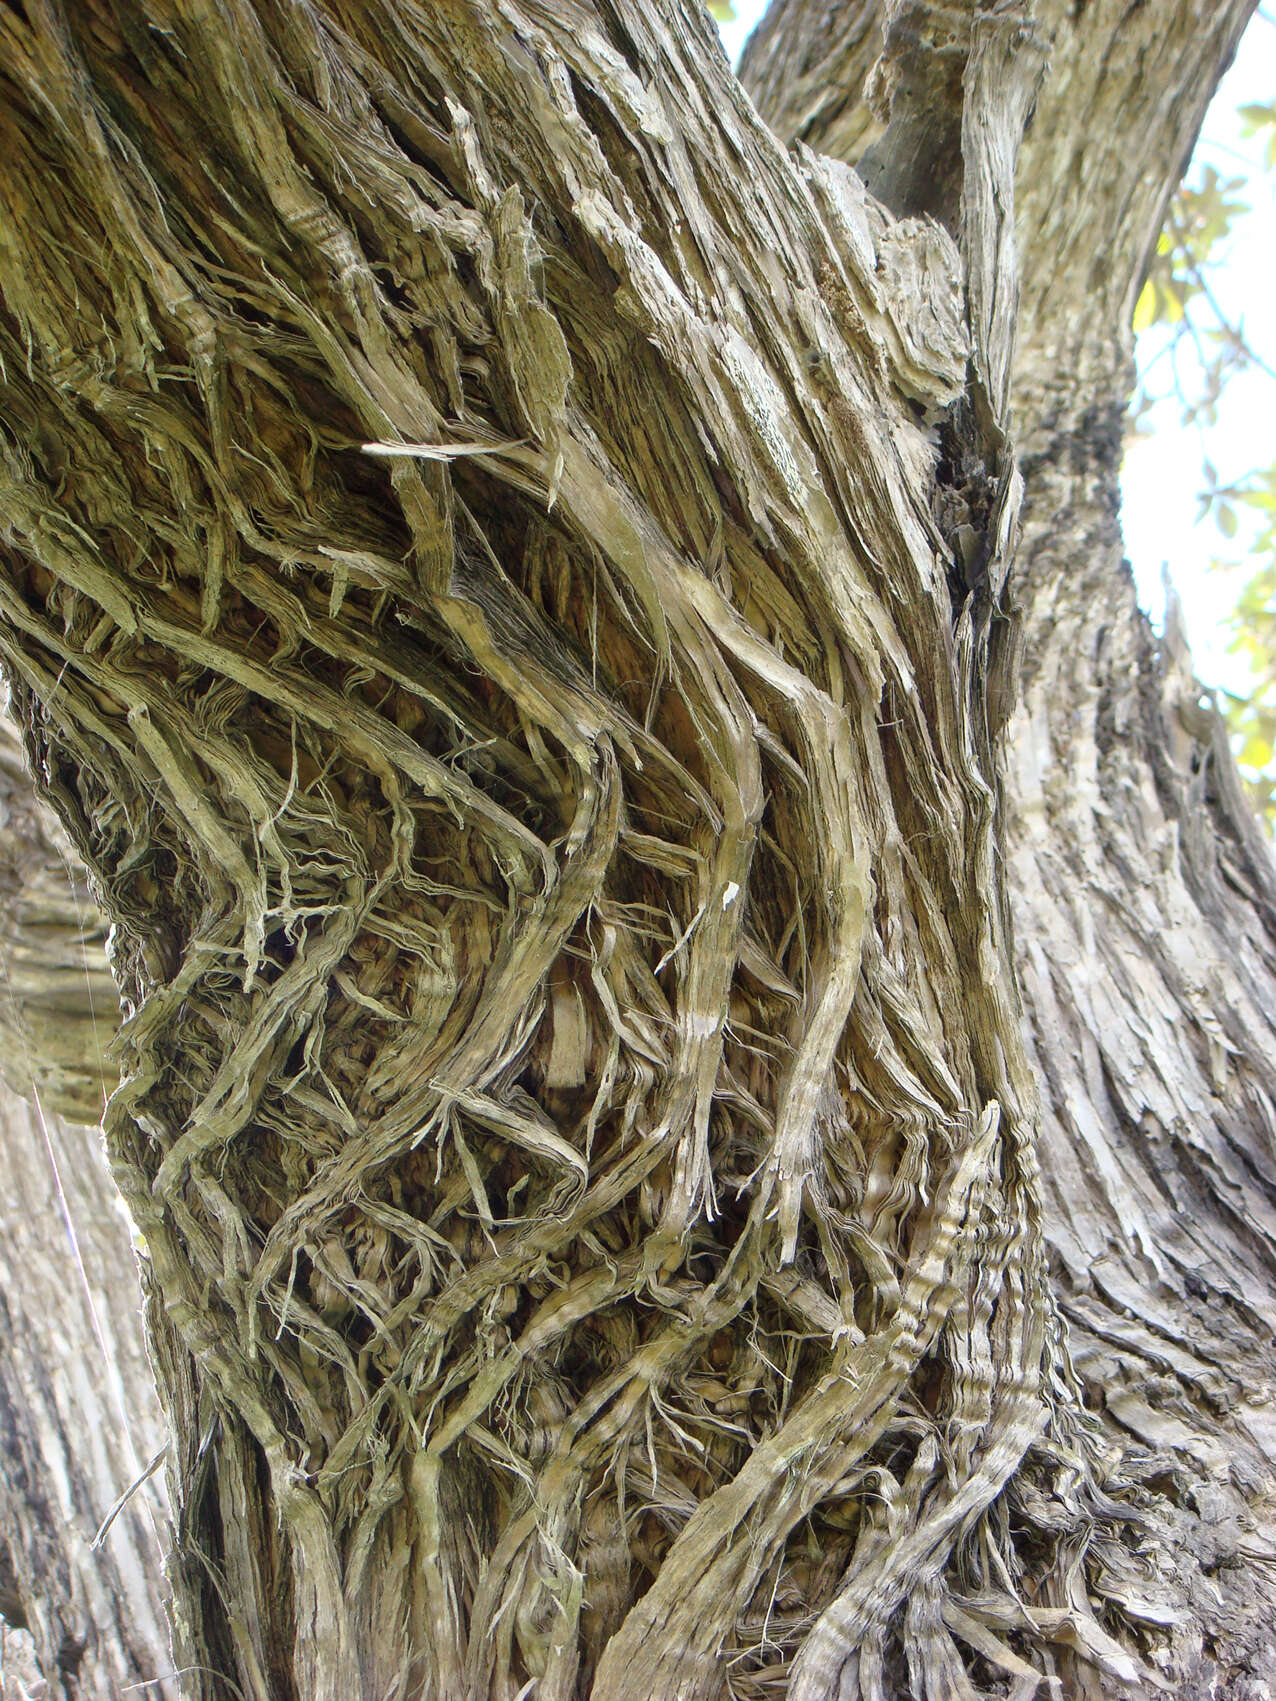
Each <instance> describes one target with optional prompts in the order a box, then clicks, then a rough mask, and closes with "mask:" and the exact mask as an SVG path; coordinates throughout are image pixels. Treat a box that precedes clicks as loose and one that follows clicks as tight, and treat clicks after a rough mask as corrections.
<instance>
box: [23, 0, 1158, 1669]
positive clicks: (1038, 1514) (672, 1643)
mask: <svg viewBox="0 0 1276 1701" xmlns="http://www.w3.org/2000/svg"><path fill="white" fill-rule="evenodd" d="M914 10H924V8H914ZM959 38H960V42H961V53H962V60H961V75H960V77H959V78H958V79H957V80H956V83H954V81H953V79H952V78H950V77H947V76H946V77H945V81H944V86H945V88H946V89H947V90H948V92H949V95H950V96H951V98H952V99H953V100H954V101H956V102H957V103H958V106H959V110H958V111H957V112H956V118H957V132H956V133H957V134H958V135H959V136H960V147H961V151H962V156H963V160H964V171H963V174H962V181H961V193H960V197H959V199H958V201H957V203H956V206H955V209H954V204H953V203H952V202H951V201H949V202H947V203H946V205H945V207H944V208H943V209H941V210H942V211H943V212H944V215H945V218H946V219H947V220H948V221H949V222H950V223H952V224H953V225H954V227H955V229H956V237H955V238H954V236H952V235H951V234H949V232H948V231H946V230H945V228H944V225H943V223H940V222H935V221H934V220H932V219H930V218H928V217H919V216H915V214H914V212H913V210H912V208H911V207H909V206H905V207H904V208H903V211H904V213H905V215H906V216H902V217H897V216H896V215H895V214H893V213H892V212H891V211H890V210H888V209H887V208H886V207H884V206H882V205H880V204H879V203H877V202H876V201H875V200H874V199H873V198H872V197H871V196H870V195H868V193H867V192H866V191H865V189H864V187H863V184H862V183H861V182H860V180H859V179H858V178H857V177H856V176H855V174H854V173H852V172H850V171H849V170H848V169H846V168H844V167H842V166H839V165H838V164H837V163H836V162H833V161H830V160H827V159H823V158H817V157H816V156H815V155H814V154H812V153H810V152H809V151H804V150H802V149H798V151H797V152H796V154H795V155H794V156H792V157H790V156H789V155H788V154H787V153H786V152H785V151H784V150H783V149H782V148H781V146H780V145H779V144H778V143H777V142H776V140H775V138H774V137H773V136H772V135H771V133H770V132H769V131H768V130H766V129H765V127H764V126H763V125H762V123H761V122H760V120H759V119H758V117H757V115H756V113H755V112H754V111H753V109H752V107H751V106H750V105H749V103H748V101H747V99H746V98H745V97H744V95H743V93H742V91H741V90H740V89H739V87H738V85H736V84H735V82H734V80H733V79H732V78H731V77H730V75H729V73H728V72H727V69H726V67H725V65H724V63H723V62H722V59H721V53H720V49H719V48H718V46H717V43H716V40H715V38H714V36H713V34H712V29H711V25H710V24H709V22H708V20H707V19H706V18H705V17H704V16H703V15H702V14H701V13H700V12H699V11H698V10H696V9H694V8H691V7H688V8H685V9H683V8H678V7H675V6H672V5H669V6H661V7H652V6H650V5H643V6H638V5H629V4H624V3H621V4H616V5H614V6H610V7H608V8H605V9H602V8H600V9H597V10H596V9H594V8H593V7H590V6H586V5H584V4H575V3H572V4H567V5H555V6H553V7H542V6H540V5H537V4H535V3H533V0H527V3H522V4H515V3H513V0H501V4H500V5H499V6H497V7H484V6H478V5H474V6H467V5H457V6H448V7H431V8H416V7H413V6H408V5H403V4H396V5H394V6H390V5H387V4H382V3H380V0H332V3H330V4H327V5H325V6H324V7H322V8H318V7H307V8H301V7H296V6H293V5H287V4H283V3H282V0H280V3H277V4H276V3H274V0H260V3H259V4H248V3H247V0H220V3H219V4H218V5H216V6H212V5H208V4H206V3H201V0H146V3H145V4H140V3H130V4H128V5H117V6H108V5H106V4H96V3H93V4H78V5H76V6H74V7H66V8H65V9H59V8H57V7H55V6H52V5H50V6H48V7H47V8H46V7H40V8H38V9H37V8H36V7H29V8H27V9H25V10H23V9H18V8H10V9H8V10H5V11H3V12H0V185H2V187H3V193H4V198H5V205H6V208H7V215H8V216H7V218H6V220H5V221H4V223H3V225H0V299H2V302H3V308H2V310H0V363H2V366H0V397H2V398H3V414H4V420H5V430H4V434H3V437H2V438H0V514H2V515H3V528H4V530H3V540H4V541H3V556H2V557H0V567H2V570H0V650H2V651H3V655H4V659H5V665H6V668H7V671H8V675H9V678H10V680H11V682H12V689H13V695H14V702H15V707H16V709H17V711H18V713H19V716H20V718H21V720H22V723H23V727H24V734H25V737H26V741H27V750H28V756H29V759H30V761H31V763H32V766H33V770H34V772H35V773H36V775H37V779H38V785H39V788H40V790H41V792H42V794H43V795H44V796H45V797H46V798H47V799H48V800H49V801H50V802H52V803H53V805H54V807H55V808H56V809H57V810H58V812H59V814H60V815H61V817H62V819H63V821H64V822H65V823H66V826H67V830H68V831H69V832H70V833H71V834H72V836H73V838H74V841H75V844H76V847H77V849H78V851H79V853H80V855H81V856H82V857H83V859H84V862H85V864H86V866H87V867H88V868H89V869H90V870H91V872H92V874H93V877H94V880H95V882H96V884H97V888H98V890H99V892H100V895H101V900H102V903H103V906H104V909H105V911H106V913H107V914H108V915H109V917H110V919H111V923H112V929H113V931H112V941H111V948H112V959H113V966H114V970H115V974H116V976H117V979H118V981H119V985H120V987H121V990H122V996H123V999H124V1014H125V1020H124V1023H123V1026H122V1028H121V1031H120V1037H119V1040H118V1060H119V1066H120V1075H121V1083H120V1086H119V1088H118V1090H117V1091H116V1092H115V1094H114V1096H113V1098H112V1100H111V1104H110V1108H109V1114H108V1119H107V1132H108V1141H109V1148H110V1154H111V1158H112V1164H113V1169H114V1173H115V1176H116V1178H117V1180H118V1182H119V1185H120V1187H121V1189H122V1191H123V1193H124V1195H125V1197H126V1199H127V1201H128V1204H129V1208H130V1210H131V1212H132V1214H133V1217H134V1220H135V1222H136V1223H137V1225H138V1228H139V1230H140V1232H141V1234H142V1235H143V1236H144V1238H145V1244H146V1254H147V1264H146V1269H147V1280H148V1286H149V1289H150V1291H151V1293H152V1295H153V1298H154V1302H155V1304H154V1309H153V1317H152V1323H151V1346H152V1352H153V1355H154V1357H155V1360H156V1366H157V1372H158V1375H159V1380H160V1386H161V1393H162V1396H163V1399H164V1401H165V1403H166V1406H167V1408H168V1412H169V1416H170V1420H171V1422H172V1425H173V1431H174V1441H173V1448H174V1452H173V1458H172V1467H171V1477H172V1483H173V1490H174V1499H175V1505H176V1521H177V1545H176V1551H175V1556H174V1590H175V1634H176V1648H175V1653H176V1662H175V1663H176V1664H177V1665H178V1666H179V1667H184V1668H190V1669H189V1673H188V1676H187V1678H186V1682H187V1685H188V1688H189V1692H190V1693H191V1694H192V1695H199V1696H201V1697H202V1696H205V1695H206V1696H209V1697H210V1698H211V1697H212V1696H213V1695H216V1694H220V1693H222V1691H223V1690H224V1687H225V1684H224V1681H223V1679H224V1678H228V1679H230V1680H231V1681H233V1683H234V1685H235V1686H236V1688H237V1689H238V1691H239V1692H240V1693H242V1694H244V1695H248V1696H252V1697H254V1698H265V1697H272V1698H273V1697H275V1696H281V1697H282V1696H289V1697H291V1696H297V1697H305V1698H307V1701H309V1698H310V1697H331V1698H332V1701H348V1698H349V1697H350V1696H354V1695H367V1696H376V1697H390V1696H407V1695H409V1694H410V1695H413V1696H425V1697H438V1698H439V1701H456V1698H459V1697H472V1698H474V1701H479V1698H486V1697H500V1698H501V1701H514V1698H515V1697H524V1698H526V1697H530V1696H532V1695H535V1696H536V1698H537V1701H551V1698H553V1701H568V1698H569V1697H572V1696H576V1695H581V1696H584V1695H589V1696H592V1697H595V1698H597V1701H620V1698H622V1697H631V1696H635V1695H642V1696H651V1697H669V1698H670V1701H672V1698H673V1697H680V1698H686V1701H691V1698H700V1697H704V1698H706V1701H708V1698H710V1697H714V1698H717V1697H723V1696H728V1695H729V1696H733V1697H737V1698H740V1701H744V1698H749V1701H752V1698H754V1697H758V1698H761V1697H766V1696H772V1695H776V1694H780V1693H786V1694H789V1695H791V1696H794V1697H799V1698H802V1701H815V1698H816V1697H823V1696H826V1695H832V1694H837V1695H838V1696H839V1697H854V1696H857V1695H862V1696H864V1697H868V1698H875V1697H879V1696H886V1695H895V1694H904V1693H908V1694H910V1695H915V1696H918V1697H936V1698H937V1697H940V1696H944V1697H948V1696H952V1695H959V1696H960V1695H968V1694H972V1693H978V1692H980V1691H983V1692H985V1693H992V1694H997V1693H1008V1694H1014V1695H1016V1696H1021V1697H1027V1696H1029V1695H1032V1694H1033V1693H1044V1692H1046V1691H1047V1690H1048V1689H1049V1688H1050V1687H1051V1686H1052V1685H1053V1686H1054V1687H1055V1689H1056V1690H1057V1688H1058V1686H1059V1683H1060V1681H1061V1680H1063V1679H1066V1680H1067V1681H1068V1682H1069V1683H1070V1684H1071V1685H1073V1688H1072V1689H1071V1690H1070V1692H1071V1693H1077V1694H1085V1693H1099V1690H1098V1688H1094V1689H1092V1690H1091V1689H1087V1688H1086V1687H1085V1685H1087V1684H1090V1683H1092V1682H1093V1683H1094V1684H1096V1685H1097V1684H1098V1683H1100V1682H1101V1681H1103V1682H1107V1683H1108V1684H1109V1685H1113V1684H1115V1685H1118V1686H1123V1691H1122V1690H1118V1692H1125V1693H1134V1692H1137V1687H1138V1686H1139V1685H1140V1684H1144V1683H1147V1684H1151V1685H1153V1686H1156V1685H1157V1684H1159V1683H1160V1681H1161V1680H1160V1679H1159V1678H1158V1677H1157V1676H1156V1675H1155V1673H1154V1672H1153V1670H1152V1668H1151V1667H1150V1666H1149V1665H1148V1664H1147V1663H1146V1660H1145V1658H1144V1655H1145V1653H1146V1652H1147V1650H1148V1647H1149V1646H1151V1644H1148V1643H1147V1642H1146V1640H1145V1641H1140V1640H1139V1639H1138V1637H1137V1636H1136V1634H1135V1632H1134V1630H1133V1629H1132V1618H1133V1612H1132V1608H1131V1605H1130V1602H1131V1599H1132V1597H1133V1594H1134V1592H1135V1589H1136V1585H1137V1579H1138V1577H1139V1574H1140V1565H1141V1560H1140V1555H1139V1553H1138V1543H1139V1541H1140V1536H1139V1533H1138V1531H1139V1527H1140V1526H1139V1523H1138V1516H1139V1514H1138V1507H1137V1504H1136V1501H1135V1498H1133V1497H1132V1493H1131V1490H1132V1484H1131V1483H1130V1481H1129V1480H1128V1473H1123V1471H1122V1468H1121V1465H1120V1462H1119V1460H1118V1459H1117V1457H1116V1456H1115V1454H1114V1453H1113V1452H1112V1451H1111V1450H1110V1449H1109V1448H1108V1447H1107V1446H1106V1444H1105V1442H1104V1440H1103V1437H1102V1434H1101V1431H1100V1430H1099V1428H1098V1426H1097V1424H1096V1423H1095V1422H1094V1420H1093V1419H1092V1418H1091V1417H1090V1416H1088V1415H1087V1413H1086V1411H1085V1409H1084V1406H1083V1401H1082V1388H1081V1384H1080V1382H1079V1379H1078V1378H1077V1376H1076V1375H1075V1373H1074V1372H1073V1370H1072V1367H1071V1364H1070V1361H1069V1356H1068V1351H1067V1346H1066V1342H1065V1338H1064V1331H1063V1324H1062V1321H1061V1318H1060V1315H1059V1313H1058V1310H1057V1308H1056V1305H1055V1302H1054V1299H1053V1298H1052V1293H1051V1283H1050V1278H1049V1271H1048V1265H1047V1253H1046V1246H1045V1242H1044V1238H1043V1233H1042V1206H1041V1184H1040V1175H1039V1169H1038V1158H1037V1153H1036V1146H1035V1142H1036V1133H1037V1121H1038V1108H1037V1092H1036V1085H1035V1081H1034V1075H1033V1070H1032V1067H1031V1064H1030V1059H1029V1054H1028V1050H1027V1048H1026V1045H1025V1040H1024V1035H1023V1033H1022V1030H1021V1020H1020V1011H1019V1006H1018V1002H1017V996H1016V991H1015V977H1014V969H1013V961H1012V959H1013V952H1012V947H1011V942H1010V939H1009V934H1008V927H1007V922H1006V914H1007V907H1006V892H1005V886H1004V868H1003V862H1002V850H1003V842H1002V839H1001V832H1002V826H1001V818H1000V814H999V808H998V784H999V781H998V766H997V757H996V753H995V735H996V733H997V731H998V729H999V727H1000V726H1001V724H1002V722H1003V721H1004V719H1005V715H1006V714H1007V713H1008V711H1009V701H1010V697H1011V695H1012V693H1013V677H1014V676H1013V667H1012V661H1013V645H1011V644H1009V642H1008V638H1007V634H1008V633H1009V631H1010V629H1011V626H1012V622H1011V619H1010V613H1011V611H1010V610H1009V608H1008V607H1007V604H1006V585H1007V578H1008V574H1009V572H1010V567H1011V563H1012V559H1013V551H1014V544H1015V538H1016V535H1017V523H1018V513H1019V505H1020V499H1021V488H1022V487H1021V483H1020V479H1019V475H1018V472H1017V470H1016V468H1015V463H1014V456H1013V445H1012V442H1011V420H1010V416H1009V411H1008V410H1009V396H1010V382H1011V351H1012V344H1013V335H1014V327H1015V321H1016V308H1017V290H1018V280H1017V275H1016V269H1015V263H1014V250H1013V241H1012V225H1013V206H1014V169H1015V156H1016V149H1017V146H1018V141H1019V137H1020V134H1021V132H1022V130H1023V127H1024V124H1025V121H1026V119H1027V115H1028V112H1029V110H1030V107H1031V104H1032V101H1033V98H1034V95H1035V92H1036V90H1037V87H1038V82H1039V78H1040V74H1041V70H1042V66H1043V62H1044V42H1043V41H1042V39H1041V38H1040V36H1039V33H1038V32H1035V31H1034V29H1033V28H1032V22H1031V17H1030V15H1029V13H1028V10H1027V8H1026V7H1021V6H1018V5H1009V4H1003V5H999V6H997V7H995V8H991V9H989V10H988V11H986V12H985V11H983V10H980V11H979V12H978V14H977V15H972V16H971V17H969V18H967V19H966V20H965V24H964V26H963V29H962V30H961V31H960V32H959ZM891 52H892V44H891V41H890V40H889V39H888V40H887V44H886V58H885V59H884V61H883V72H882V87H883V89H890V90H892V91H893V93H892V95H891V99H892V100H893V101H894V102H895V103H896V104H895V106H893V107H892V108H891V110H890V113H889V120H890V122H892V123H893V122H898V123H899V124H900V125H902V126H903V128H904V129H905V130H906V131H908V132H909V133H910V134H912V133H914V132H915V130H916V124H915V122H914V119H915V117H916V115H915V114H913V117H912V118H910V115H909V112H908V110H907V107H908V103H909V102H910V101H914V102H915V101H917V100H918V99H929V98H931V93H933V91H929V92H928V85H923V86H922V87H921V88H920V90H919V89H918V88H917V87H916V86H914V84H913V83H912V82H910V80H909V78H908V77H906V76H903V77H898V76H897V77H894V78H892V77H891V75H889V72H890V69H891ZM950 116H951V115H950ZM945 133H946V134H947V133H948V132H947V130H946V131H945ZM887 134H889V126H888V129H887ZM945 492H947V496H945ZM1100 1576H1103V1577H1107V1578H1109V1579H1111V1578H1113V1577H1118V1576H1119V1578H1120V1579H1121V1581H1122V1587H1121V1588H1117V1587H1115V1586H1113V1587H1111V1588H1109V1589H1108V1590H1107V1591H1106V1592H1105V1591H1104V1590H1103V1589H1101V1588H1100V1587H1099V1584H1098V1582H1097V1581H1096V1579H1098V1578H1099V1577H1100ZM1087 1671H1088V1672H1090V1673H1092V1674H1094V1673H1101V1674H1105V1676H1104V1677H1103V1678H1102V1679H1100V1678H1099V1677H1085V1676H1084V1675H1080V1674H1084V1673H1085V1672H1087Z"/></svg>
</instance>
